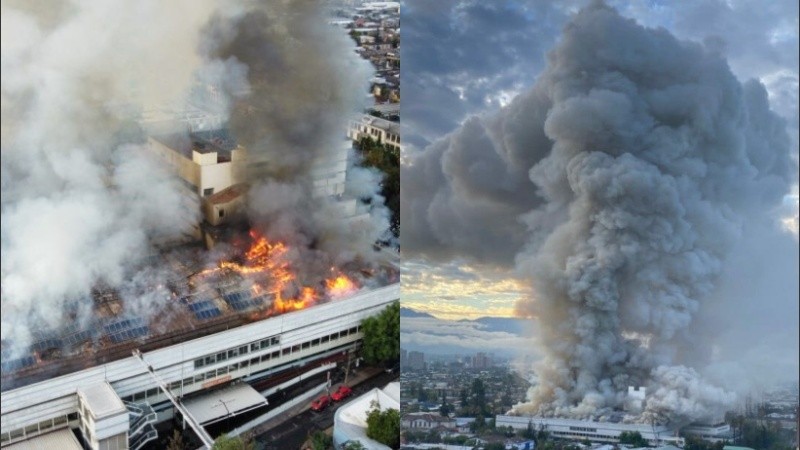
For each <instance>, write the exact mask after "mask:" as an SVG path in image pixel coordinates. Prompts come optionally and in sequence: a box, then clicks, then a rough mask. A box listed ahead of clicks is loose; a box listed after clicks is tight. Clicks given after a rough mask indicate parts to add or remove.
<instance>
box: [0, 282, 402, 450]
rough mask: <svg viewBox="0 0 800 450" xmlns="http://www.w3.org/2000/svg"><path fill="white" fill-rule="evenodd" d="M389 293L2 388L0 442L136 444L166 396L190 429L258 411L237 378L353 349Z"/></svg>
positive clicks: (395, 293) (164, 411) (375, 292)
mask: <svg viewBox="0 0 800 450" xmlns="http://www.w3.org/2000/svg"><path fill="white" fill-rule="evenodd" d="M399 296H400V288H399V284H398V283H394V284H390V285H388V286H384V287H380V288H376V289H372V290H367V289H364V290H361V291H359V292H357V293H355V294H353V295H352V296H351V297H348V298H346V299H341V300H335V301H331V302H328V303H324V304H321V305H317V306H314V307H311V308H308V309H304V310H300V311H294V312H290V313H284V314H282V315H279V316H275V317H272V318H268V319H265V320H261V321H257V322H253V323H249V324H246V325H242V326H239V327H235V328H233V329H229V330H226V331H221V332H218V333H215V334H210V335H206V336H203V337H199V338H195V339H192V340H187V341H185V342H182V343H178V344H174V345H169V346H165V347H161V348H158V349H155V350H151V351H146V352H140V356H141V358H139V357H137V356H135V355H132V356H129V357H126V358H123V359H118V360H115V361H112V362H108V363H106V364H101V365H96V366H94V367H89V368H86V369H83V370H79V371H75V372H72V373H68V374H65V375H61V376H58V377H55V378H51V379H48V380H45V381H40V382H36V383H33V384H28V385H25V386H22V387H18V388H14V389H10V390H6V391H4V392H3V394H2V400H0V406H1V408H0V409H2V420H0V444H2V446H3V447H4V448H5V447H8V448H14V449H18V448H38V447H26V445H33V443H34V442H36V441H33V440H32V439H34V438H36V439H40V440H41V439H45V440H46V439H50V440H51V441H52V442H61V441H64V442H66V441H69V437H68V435H66V434H64V433H63V430H70V429H72V430H79V432H78V433H79V434H80V436H82V438H83V440H84V441H85V442H86V443H87V444H88V445H89V447H90V448H92V449H118V448H119V449H124V448H131V449H135V448H140V447H141V445H143V444H144V443H146V442H147V441H148V440H150V439H151V438H154V437H155V436H154V434H155V430H154V429H153V426H152V424H153V423H155V422H159V421H163V420H167V419H171V418H172V417H173V415H174V414H175V407H174V406H173V403H172V402H171V401H170V399H169V396H171V397H173V398H174V399H176V401H178V403H179V404H180V405H182V407H183V408H184V409H185V410H187V411H188V413H186V414H181V416H183V419H182V420H185V421H186V422H190V425H191V424H192V423H191V422H194V423H195V424H196V425H200V426H202V425H204V424H209V423H213V422H214V421H217V420H219V419H220V418H224V417H228V416H229V415H233V414H236V413H241V412H243V411H246V410H249V409H253V408H257V407H262V406H263V405H264V403H265V402H264V401H263V396H258V395H257V393H255V391H254V390H253V389H252V388H250V387H249V386H248V385H247V384H246V382H247V381H252V380H256V379H260V378H263V377H265V376H268V375H269V374H271V373H275V372H279V371H282V370H286V369H289V368H292V367H299V366H304V365H310V364H312V363H314V362H315V361H319V360H321V359H324V358H329V357H331V356H332V355H340V354H342V353H343V352H349V351H352V350H354V349H355V348H356V347H357V346H358V343H359V341H360V339H361V338H362V333H361V331H360V323H361V321H362V320H363V319H365V318H366V317H369V316H372V315H375V314H377V313H379V312H380V311H382V310H383V309H384V308H386V307H387V306H388V305H389V304H391V303H392V302H394V301H397V300H398V299H399ZM222 386H225V388H224V389H219V388H220V387H222ZM214 387H216V388H217V389H211V388H214ZM254 393H255V394H256V395H254ZM190 394H193V395H191V396H189V397H186V396H188V395H190ZM206 396H207V397H208V398H204V397H206ZM224 398H228V399H234V400H235V401H234V402H230V401H229V402H228V404H230V405H232V406H231V407H230V408H228V407H227V406H226V407H225V408H221V407H220V408H206V407H205V406H207V405H208V404H209V402H213V403H217V402H219V399H224ZM184 399H185V400H186V401H185V402H184V401H183V400H184ZM193 405H199V407H197V408H194V407H193ZM204 405H205V406H204ZM193 410H194V411H193ZM187 415H188V416H189V417H185V416H187ZM54 432H58V433H54ZM37 436H40V437H39V438H37ZM48 442H50V441H48ZM46 448H52V447H46ZM58 448H62V449H64V450H68V449H70V448H72V447H69V446H68V445H67V444H64V445H60V446H59V447H58Z"/></svg>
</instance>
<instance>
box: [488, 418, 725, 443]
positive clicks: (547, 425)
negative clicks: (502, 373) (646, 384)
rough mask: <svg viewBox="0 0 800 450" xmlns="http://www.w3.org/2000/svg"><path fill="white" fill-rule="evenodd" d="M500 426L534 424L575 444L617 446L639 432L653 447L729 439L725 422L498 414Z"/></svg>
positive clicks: (536, 427)
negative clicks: (667, 422) (660, 422)
mask: <svg viewBox="0 0 800 450" xmlns="http://www.w3.org/2000/svg"><path fill="white" fill-rule="evenodd" d="M495 424H496V425H497V426H498V427H501V426H503V427H512V428H514V429H526V428H527V427H528V424H531V425H532V426H533V428H534V429H536V430H539V429H542V430H544V431H547V432H548V433H550V435H551V436H553V437H555V438H560V439H569V440H574V441H584V440H589V441H591V442H600V443H612V444H615V443H618V442H619V436H620V434H622V433H623V432H625V431H628V432H638V433H639V434H641V435H642V437H643V438H644V439H645V440H647V442H648V443H649V444H650V445H651V446H660V445H676V446H678V447H683V445H684V443H685V441H684V438H683V437H681V436H696V437H699V438H702V439H704V440H707V441H710V442H719V441H724V440H730V439H731V438H732V435H731V428H730V425H728V424H726V423H725V422H722V421H716V422H715V423H710V424H706V423H692V424H689V425H686V426H684V427H681V428H676V427H670V426H667V425H655V424H654V425H650V424H643V423H623V422H598V421H591V420H578V419H562V418H551V417H536V416H509V415H498V416H497V417H496V419H495Z"/></svg>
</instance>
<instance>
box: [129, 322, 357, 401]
mask: <svg viewBox="0 0 800 450" xmlns="http://www.w3.org/2000/svg"><path fill="white" fill-rule="evenodd" d="M359 331H361V327H360V326H357V327H352V328H350V329H347V330H343V331H341V332H337V333H333V334H330V335H327V336H322V337H321V338H317V339H314V340H311V341H306V342H303V343H302V344H297V345H294V346H292V347H286V348H284V349H283V350H275V351H273V352H270V353H265V354H263V355H260V356H256V357H255V358H251V359H246V360H244V361H240V362H238V363H233V364H231V365H229V366H225V367H220V368H217V369H215V370H209V371H208V372H205V373H201V374H197V375H195V376H192V377H188V378H184V379H183V380H178V381H173V382H172V383H170V384H169V385H168V387H169V389H170V390H171V391H175V390H177V389H179V388H180V387H181V386H188V385H190V384H194V383H200V382H202V381H205V380H213V379H215V378H217V377H220V376H223V375H226V374H228V373H230V372H233V371H235V370H239V369H243V368H246V367H249V366H253V365H256V364H258V363H263V362H267V361H270V360H272V359H276V358H280V357H281V356H287V355H290V354H292V353H296V352H299V351H302V350H306V349H309V348H312V347H317V346H319V345H321V344H325V343H327V342H331V341H335V340H337V339H340V338H343V337H345V336H348V335H352V334H356V333H358V332H359ZM273 339H277V337H272V338H267V339H263V340H261V341H258V342H254V343H251V344H250V346H251V347H250V348H252V346H253V345H256V344H258V348H259V349H260V348H261V345H262V343H263V342H264V341H268V342H269V345H270V346H271V345H273V344H272V342H273ZM242 348H245V349H246V348H248V346H242V347H237V348H235V349H229V350H228V351H227V352H220V353H217V354H215V356H216V355H220V354H222V353H224V354H225V355H229V354H230V353H229V352H231V351H236V355H243V354H245V353H247V351H246V350H245V351H244V353H242ZM230 357H231V358H232V357H233V356H230ZM226 359H227V358H226ZM195 367H198V366H197V360H196V361H195ZM160 391H161V389H159V388H153V389H149V390H147V391H142V392H137V393H135V394H133V395H129V396H127V397H124V398H123V399H122V400H124V401H126V402H138V401H141V400H146V399H149V398H153V397H155V396H156V395H159V394H160V393H161V392H160Z"/></svg>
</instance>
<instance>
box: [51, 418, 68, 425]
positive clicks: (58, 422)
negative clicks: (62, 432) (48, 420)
mask: <svg viewBox="0 0 800 450" xmlns="http://www.w3.org/2000/svg"><path fill="white" fill-rule="evenodd" d="M62 423H67V418H66V416H58V417H56V418H55V419H53V425H61V424H62Z"/></svg>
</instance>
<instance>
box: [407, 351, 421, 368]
mask: <svg viewBox="0 0 800 450" xmlns="http://www.w3.org/2000/svg"><path fill="white" fill-rule="evenodd" d="M408 367H409V369H412V370H422V369H424V368H425V353H422V352H408Z"/></svg>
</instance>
